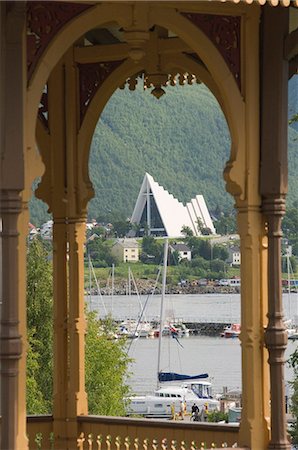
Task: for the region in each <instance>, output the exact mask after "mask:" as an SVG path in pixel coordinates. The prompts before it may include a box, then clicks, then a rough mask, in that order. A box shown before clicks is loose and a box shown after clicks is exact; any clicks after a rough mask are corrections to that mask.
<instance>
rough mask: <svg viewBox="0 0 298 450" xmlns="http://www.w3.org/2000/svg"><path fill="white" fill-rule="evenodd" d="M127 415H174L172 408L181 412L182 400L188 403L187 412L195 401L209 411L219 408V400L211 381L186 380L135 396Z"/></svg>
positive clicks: (130, 402)
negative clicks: (151, 392)
mask: <svg viewBox="0 0 298 450" xmlns="http://www.w3.org/2000/svg"><path fill="white" fill-rule="evenodd" d="M128 400H129V404H128V407H127V415H140V416H144V417H165V418H169V417H172V415H173V412H172V408H173V406H174V407H175V413H176V414H177V413H179V412H180V408H181V406H180V405H181V401H183V402H184V403H185V405H186V412H187V413H191V408H192V406H193V404H194V403H195V404H196V405H197V406H198V407H199V410H200V411H201V410H202V409H203V408H204V409H206V407H207V408H208V411H214V410H219V406H220V405H219V401H218V400H216V399H214V398H213V397H212V392H211V383H209V382H208V381H192V382H184V383H182V384H180V385H173V384H172V383H171V384H169V385H165V386H163V387H161V388H159V389H157V390H156V391H155V392H154V394H152V395H142V396H133V397H130V398H129V399H128Z"/></svg>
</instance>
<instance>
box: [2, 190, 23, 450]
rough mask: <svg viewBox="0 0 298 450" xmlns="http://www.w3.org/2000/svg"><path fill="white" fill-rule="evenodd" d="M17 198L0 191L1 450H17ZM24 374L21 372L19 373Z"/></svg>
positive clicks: (19, 345)
mask: <svg viewBox="0 0 298 450" xmlns="http://www.w3.org/2000/svg"><path fill="white" fill-rule="evenodd" d="M20 212H21V197H20V194H19V192H18V191H17V190H15V191H14V190H2V191H1V198H0V215H1V218H2V231H1V241H2V296H3V297H2V310H1V347H0V351H1V409H2V411H1V413H2V421H1V430H2V432H1V449H3V450H7V449H11V450H13V449H17V435H18V423H19V418H20V411H19V408H18V407H19V403H18V385H19V360H20V358H21V356H22V341H21V336H20V334H19V310H18V309H19V303H18V295H19V291H18V258H19V255H18V230H17V221H18V216H19V214H20ZM22 376H23V377H25V373H23V374H22Z"/></svg>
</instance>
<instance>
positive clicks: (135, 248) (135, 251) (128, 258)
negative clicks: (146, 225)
mask: <svg viewBox="0 0 298 450" xmlns="http://www.w3.org/2000/svg"><path fill="white" fill-rule="evenodd" d="M111 253H112V255H114V256H115V257H116V258H117V259H118V261H120V262H137V261H139V245H138V242H137V241H136V240H135V239H130V238H124V239H117V241H116V242H115V244H114V245H113V247H112V249H111Z"/></svg>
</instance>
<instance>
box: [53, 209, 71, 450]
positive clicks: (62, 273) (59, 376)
mask: <svg viewBox="0 0 298 450" xmlns="http://www.w3.org/2000/svg"><path fill="white" fill-rule="evenodd" d="M53 219H54V220H53V222H54V223H53V296H54V314H53V320H54V333H53V336H54V339H53V346H54V351H53V355H54V365H53V366H54V371H53V388H54V389H53V416H54V424H53V431H54V435H55V441H57V447H56V448H58V449H60V448H67V447H65V442H66V440H67V432H66V427H67V423H66V418H67V389H68V333H67V315H68V313H67V311H68V288H67V284H68V283H67V236H66V225H65V222H64V220H63V219H59V218H57V217H54V218H53Z"/></svg>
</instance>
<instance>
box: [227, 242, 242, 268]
mask: <svg viewBox="0 0 298 450" xmlns="http://www.w3.org/2000/svg"><path fill="white" fill-rule="evenodd" d="M228 252H229V257H228V259H227V263H228V264H230V265H231V266H240V264H241V252H240V247H238V246H237V245H235V246H232V247H228Z"/></svg>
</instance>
